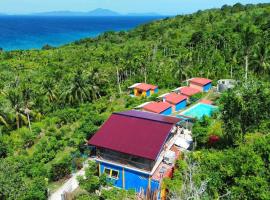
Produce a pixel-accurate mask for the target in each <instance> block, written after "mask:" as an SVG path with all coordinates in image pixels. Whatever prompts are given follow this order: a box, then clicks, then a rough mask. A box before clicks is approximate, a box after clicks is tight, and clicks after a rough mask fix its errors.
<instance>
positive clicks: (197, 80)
mask: <svg viewBox="0 0 270 200" xmlns="http://www.w3.org/2000/svg"><path fill="white" fill-rule="evenodd" d="M190 82H192V83H197V84H199V85H206V84H208V83H211V82H212V80H210V79H207V78H193V79H191V80H190Z"/></svg>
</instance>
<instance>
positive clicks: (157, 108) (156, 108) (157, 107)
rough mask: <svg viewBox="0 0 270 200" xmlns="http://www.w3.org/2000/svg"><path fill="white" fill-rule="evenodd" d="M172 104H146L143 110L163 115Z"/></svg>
mask: <svg viewBox="0 0 270 200" xmlns="http://www.w3.org/2000/svg"><path fill="white" fill-rule="evenodd" d="M170 107H171V104H169V103H167V102H152V103H149V104H146V105H145V106H144V107H143V109H144V110H146V111H150V112H154V113H162V112H163V111H165V110H167V109H169V108H170Z"/></svg>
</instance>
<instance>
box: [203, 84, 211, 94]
mask: <svg viewBox="0 0 270 200" xmlns="http://www.w3.org/2000/svg"><path fill="white" fill-rule="evenodd" d="M211 88H212V83H208V84H207V85H205V86H203V91H204V92H208V90H210V89H211Z"/></svg>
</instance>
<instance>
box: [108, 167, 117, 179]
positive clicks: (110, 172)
mask: <svg viewBox="0 0 270 200" xmlns="http://www.w3.org/2000/svg"><path fill="white" fill-rule="evenodd" d="M104 173H105V174H106V175H107V176H108V177H109V178H113V179H118V177H119V171H117V170H113V169H109V168H104Z"/></svg>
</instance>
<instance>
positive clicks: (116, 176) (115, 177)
mask: <svg viewBox="0 0 270 200" xmlns="http://www.w3.org/2000/svg"><path fill="white" fill-rule="evenodd" d="M118 175H119V171H116V170H112V175H111V177H112V178H114V179H118Z"/></svg>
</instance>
